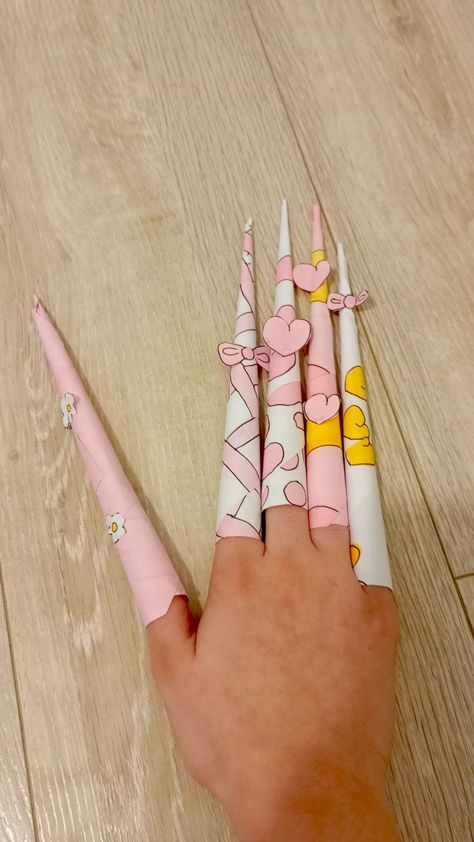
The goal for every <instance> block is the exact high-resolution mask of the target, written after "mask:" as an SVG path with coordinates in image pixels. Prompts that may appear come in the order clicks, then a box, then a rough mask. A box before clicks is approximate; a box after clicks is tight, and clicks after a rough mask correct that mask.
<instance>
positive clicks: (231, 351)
mask: <svg viewBox="0 0 474 842" xmlns="http://www.w3.org/2000/svg"><path fill="white" fill-rule="evenodd" d="M217 350H218V352H219V356H220V358H221V360H222V362H223V363H224V365H237V363H242V362H243V361H244V360H256V362H257V363H258V365H259V366H261V368H263V369H265V371H268V369H269V366H270V349H269V348H267V346H266V345H261V346H259V347H258V348H248V347H246V346H244V345H237V344H236V343H235V342H221V343H220V345H219V346H218V349H217Z"/></svg>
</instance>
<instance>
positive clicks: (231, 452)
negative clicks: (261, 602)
mask: <svg viewBox="0 0 474 842" xmlns="http://www.w3.org/2000/svg"><path fill="white" fill-rule="evenodd" d="M218 350H219V356H220V358H221V360H222V362H223V363H224V364H225V365H227V366H228V367H229V374H230V391H229V398H228V401H227V412H226V422H225V434H224V435H225V440H224V452H223V456H222V470H221V479H220V486H219V497H218V503H217V525H216V540H217V541H218V540H220V539H221V538H229V537H244V538H245V537H247V538H257V539H259V538H260V537H261V504H260V494H261V469H260V430H259V417H258V390H259V379H258V367H259V365H261V366H262V367H266V368H268V365H269V362H270V352H269V349H268V348H265V347H259V346H257V331H256V324H255V287H254V267H253V231H252V222H251V220H249V222H247V225H246V226H245V233H244V245H243V249H242V260H241V266H240V286H239V294H238V301H237V319H236V323H235V332H234V341H233V342H222V343H221V344H220V345H219V349H218Z"/></svg>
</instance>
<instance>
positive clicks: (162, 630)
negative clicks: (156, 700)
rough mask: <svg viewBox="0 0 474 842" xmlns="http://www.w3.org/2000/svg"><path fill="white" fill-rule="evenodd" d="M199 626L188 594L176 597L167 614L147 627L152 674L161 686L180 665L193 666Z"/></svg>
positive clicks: (183, 666)
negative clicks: (191, 609) (192, 611)
mask: <svg viewBox="0 0 474 842" xmlns="http://www.w3.org/2000/svg"><path fill="white" fill-rule="evenodd" d="M196 629H197V621H196V619H195V618H194V617H193V615H192V614H191V611H190V610H189V602H188V599H187V597H184V596H176V597H175V598H174V599H173V600H172V602H171V605H170V607H169V609H168V611H167V612H166V614H164V615H163V616H162V617H160V618H159V619H157V620H154V621H153V622H152V623H150V624H149V625H148V626H147V627H146V633H147V638H148V646H149V650H150V660H151V667H152V673H153V676H154V678H155V681H156V683H157V684H158V687H159V688H161V687H163V686H164V685H165V684H167V683H168V682H169V681H170V679H171V678H172V677H173V676H174V675H175V674H176V672H177V671H178V670H179V669H180V668H189V667H190V666H191V662H192V659H193V658H194V653H195V637H196Z"/></svg>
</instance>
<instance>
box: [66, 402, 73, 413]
mask: <svg viewBox="0 0 474 842" xmlns="http://www.w3.org/2000/svg"><path fill="white" fill-rule="evenodd" d="M71 409H72V406H71V404H70V403H67V404H66V412H70V411H71Z"/></svg>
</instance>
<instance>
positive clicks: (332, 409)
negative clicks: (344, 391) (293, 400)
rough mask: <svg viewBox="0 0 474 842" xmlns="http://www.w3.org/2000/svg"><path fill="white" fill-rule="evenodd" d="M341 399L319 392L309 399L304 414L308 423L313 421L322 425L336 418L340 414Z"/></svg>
mask: <svg viewBox="0 0 474 842" xmlns="http://www.w3.org/2000/svg"><path fill="white" fill-rule="evenodd" d="M340 405H341V399H340V397H339V395H329V397H327V395H323V394H322V393H321V392H319V393H318V394H317V395H313V396H312V397H311V398H308V400H307V401H306V403H305V405H304V414H305V415H306V418H307V419H308V421H313V422H314V423H315V424H322V423H323V421H329V419H330V418H334V416H335V415H337V413H338V412H339V407H340Z"/></svg>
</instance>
